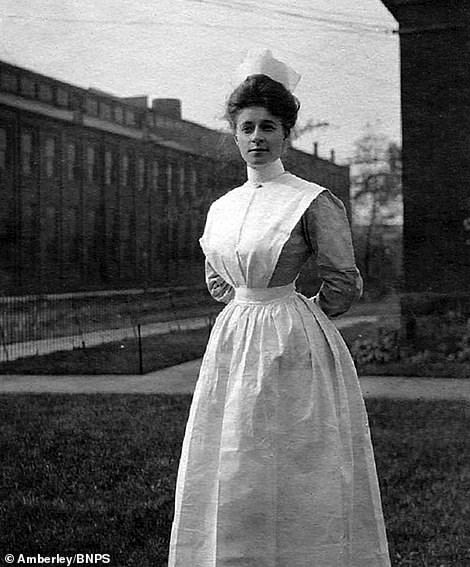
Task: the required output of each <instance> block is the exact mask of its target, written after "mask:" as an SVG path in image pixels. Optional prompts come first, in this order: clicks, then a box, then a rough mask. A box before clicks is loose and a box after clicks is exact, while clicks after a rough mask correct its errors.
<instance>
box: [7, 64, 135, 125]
mask: <svg viewBox="0 0 470 567" xmlns="http://www.w3.org/2000/svg"><path fill="white" fill-rule="evenodd" d="M0 90H2V91H6V92H10V93H14V94H19V95H21V96H24V97H27V98H32V99H36V100H39V101H40V102H45V103H48V104H54V105H57V106H60V107H62V108H70V107H71V106H72V100H71V99H72V97H71V95H70V92H69V90H68V89H67V88H66V87H65V86H63V85H58V84H56V83H55V82H54V81H48V80H47V79H42V78H40V77H34V76H32V75H27V74H21V75H19V76H18V74H17V73H15V72H14V71H12V70H9V69H5V68H4V69H0ZM77 93H78V91H77V92H76V93H75V99H76V98H77ZM83 110H84V111H85V112H86V113H87V114H89V115H90V116H96V117H99V118H102V119H103V120H110V121H111V120H112V121H115V122H118V123H119V124H124V125H126V126H136V125H137V113H136V111H135V110H134V109H132V108H129V107H127V106H125V105H122V104H119V102H117V101H112V100H109V101H105V100H102V99H100V98H99V97H97V96H94V95H92V94H87V95H86V96H85V100H84V108H83Z"/></svg>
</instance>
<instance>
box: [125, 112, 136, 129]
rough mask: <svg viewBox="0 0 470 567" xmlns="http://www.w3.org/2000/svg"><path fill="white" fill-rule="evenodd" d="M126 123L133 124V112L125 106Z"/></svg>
mask: <svg viewBox="0 0 470 567" xmlns="http://www.w3.org/2000/svg"><path fill="white" fill-rule="evenodd" d="M126 124H127V125H128V126H135V112H134V111H133V110H129V109H128V108H126Z"/></svg>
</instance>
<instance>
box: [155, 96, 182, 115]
mask: <svg viewBox="0 0 470 567" xmlns="http://www.w3.org/2000/svg"><path fill="white" fill-rule="evenodd" d="M152 110H153V111H154V112H156V113H157V114H162V115H163V116H168V117H169V118H174V119H175V120H181V101H180V100H179V99H178V98H154V99H153V101H152Z"/></svg>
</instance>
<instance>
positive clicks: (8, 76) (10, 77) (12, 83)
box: [0, 71, 18, 92]
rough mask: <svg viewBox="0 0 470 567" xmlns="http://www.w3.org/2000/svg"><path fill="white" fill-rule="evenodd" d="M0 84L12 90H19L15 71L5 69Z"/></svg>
mask: <svg viewBox="0 0 470 567" xmlns="http://www.w3.org/2000/svg"><path fill="white" fill-rule="evenodd" d="M0 86H1V88H2V89H4V90H6V91H10V92H16V91H17V90H18V78H17V76H16V75H14V74H13V73H9V72H8V71H3V72H2V75H1V79H0Z"/></svg>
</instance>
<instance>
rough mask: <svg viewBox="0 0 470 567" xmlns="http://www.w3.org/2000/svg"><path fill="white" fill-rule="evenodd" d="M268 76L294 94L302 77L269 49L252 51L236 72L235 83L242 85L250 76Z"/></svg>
mask: <svg viewBox="0 0 470 567" xmlns="http://www.w3.org/2000/svg"><path fill="white" fill-rule="evenodd" d="M257 74H262V75H267V76H268V77H270V78H271V79H274V80H275V81H278V82H279V83H282V84H283V85H284V86H285V87H286V89H288V90H289V91H291V92H293V91H294V89H295V87H296V86H297V83H298V82H299V81H300V75H299V74H298V73H297V72H296V71H294V69H292V68H291V67H289V66H288V65H286V64H285V63H282V61H278V60H277V59H275V58H274V57H273V55H272V53H271V50H269V49H251V50H249V51H248V53H247V54H246V56H245V58H244V59H243V61H242V62H241V64H240V65H239V66H238V67H237V69H236V71H235V76H234V79H235V82H236V83H237V84H240V83H242V82H243V81H244V80H245V79H246V78H247V77H249V76H250V75H257Z"/></svg>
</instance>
